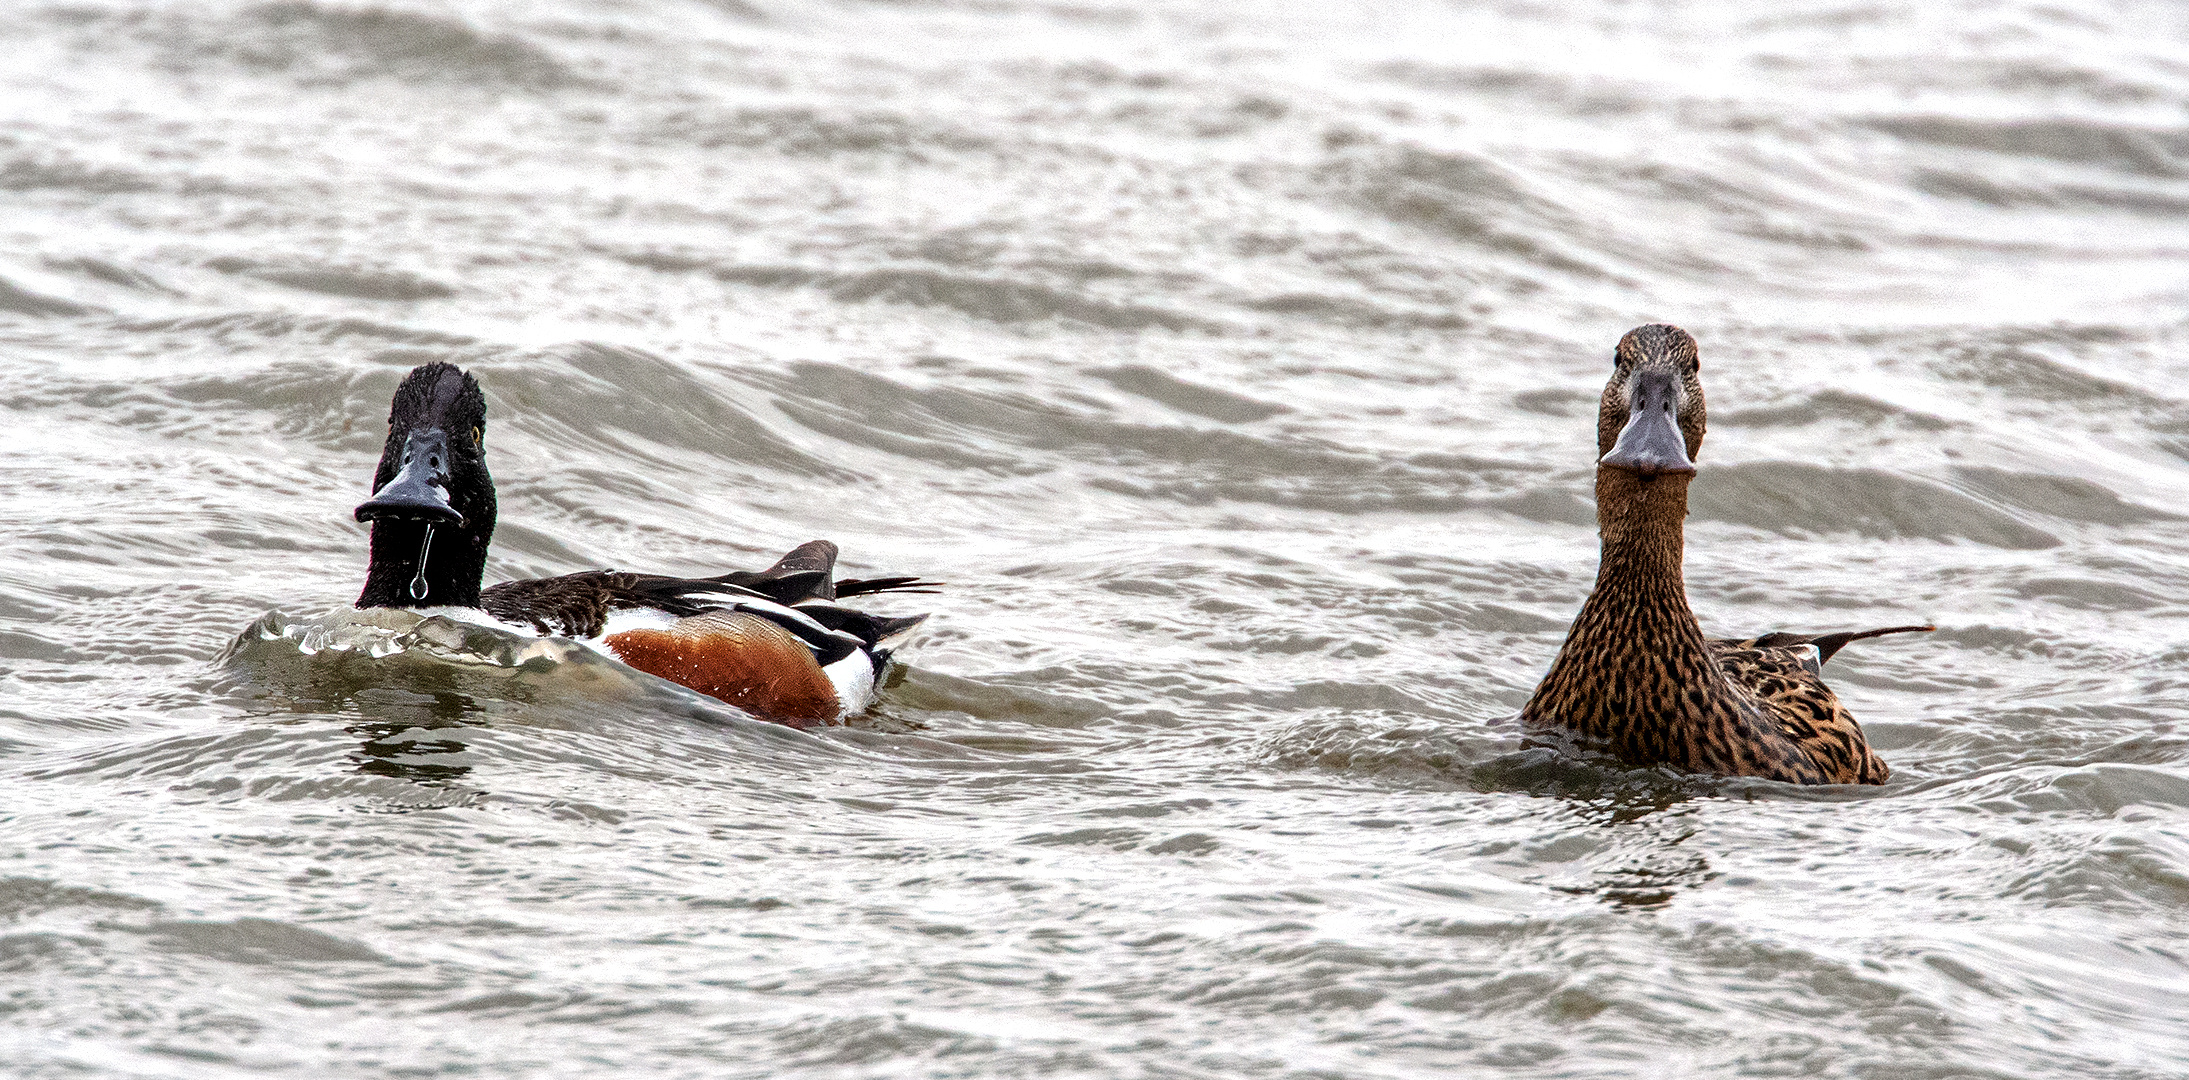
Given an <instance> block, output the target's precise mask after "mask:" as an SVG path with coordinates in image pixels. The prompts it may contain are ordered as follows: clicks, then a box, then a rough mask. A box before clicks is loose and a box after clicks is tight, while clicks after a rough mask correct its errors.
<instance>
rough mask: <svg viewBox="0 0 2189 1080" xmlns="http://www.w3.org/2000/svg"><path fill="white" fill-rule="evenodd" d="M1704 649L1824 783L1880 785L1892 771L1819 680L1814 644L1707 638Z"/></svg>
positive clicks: (1822, 681)
mask: <svg viewBox="0 0 2189 1080" xmlns="http://www.w3.org/2000/svg"><path fill="white" fill-rule="evenodd" d="M1710 652H1711V656H1712V657H1713V658H1714V659H1716V660H1717V662H1718V668H1719V670H1721V671H1723V672H1725V675H1726V677H1727V678H1728V679H1731V680H1732V682H1733V685H1735V686H1737V687H1739V688H1740V689H1742V690H1743V691H1746V692H1747V693H1748V695H1749V696H1750V697H1752V698H1753V699H1754V700H1755V702H1756V705H1757V707H1758V708H1760V709H1762V710H1763V713H1764V715H1765V716H1767V717H1769V718H1770V719H1771V721H1772V723H1774V724H1776V725H1777V726H1778V730H1779V732H1780V733H1781V734H1783V735H1785V736H1786V737H1787V738H1788V739H1791V740H1793V742H1794V744H1795V745H1796V746H1798V747H1800V748H1801V751H1802V752H1803V753H1804V754H1807V755H1808V757H1809V760H1810V761H1811V762H1812V763H1814V764H1815V765H1816V767H1817V770H1818V771H1819V772H1821V773H1823V774H1824V776H1825V777H1826V782H1827V783H1833V784H1882V783H1884V782H1885V778H1886V777H1887V776H1890V775H1891V774H1892V770H1891V769H1889V768H1887V767H1886V765H1885V762H1884V760H1883V759H1881V758H1879V757H1878V756H1877V754H1875V753H1874V752H1872V751H1871V750H1870V744H1869V740H1867V739H1864V738H1863V737H1862V725H1861V724H1858V723H1856V722H1855V718H1854V715H1853V714H1852V713H1849V712H1848V711H1847V707H1846V706H1845V705H1842V704H1840V701H1839V696H1838V695H1836V694H1834V693H1832V688H1831V687H1829V686H1826V685H1824V679H1823V677H1822V675H1821V671H1820V669H1821V668H1822V662H1821V661H1820V660H1819V659H1818V656H1817V654H1818V650H1817V648H1816V647H1815V646H1813V645H1795V646H1784V647H1779V648H1755V647H1753V646H1752V644H1751V643H1750V642H1746V641H1713V642H1711V643H1710Z"/></svg>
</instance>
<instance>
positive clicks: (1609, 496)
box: [1575, 468, 1702, 647]
mask: <svg viewBox="0 0 2189 1080" xmlns="http://www.w3.org/2000/svg"><path fill="white" fill-rule="evenodd" d="M1692 479H1693V477H1692V476H1690V475H1687V474H1680V473H1674V474H1669V475H1663V476H1655V477H1641V476H1637V475H1635V474H1633V473H1630V472H1627V471H1625V470H1623V469H1611V468H1603V469H1598V470H1597V471H1596V528H1597V533H1598V535H1599V536H1600V537H1601V538H1602V541H1603V548H1602V554H1601V555H1600V557H1599V560H1598V563H1597V570H1596V588H1595V589H1594V590H1593V591H1591V592H1590V593H1589V599H1588V603H1587V604H1585V605H1583V606H1582V608H1581V612H1582V615H1583V619H1582V620H1580V621H1578V622H1577V623H1576V625H1575V630H1576V631H1577V632H1578V631H1579V630H1580V629H1581V627H1582V626H1583V625H1588V626H1589V627H1590V629H1591V630H1599V629H1602V630H1613V629H1616V630H1620V631H1626V632H1627V633H1622V634H1621V637H1622V638H1623V639H1624V640H1626V641H1628V642H1630V643H1634V644H1639V640H1638V639H1637V637H1636V636H1635V635H1634V634H1632V633H1631V631H1636V630H1646V631H1659V630H1662V631H1674V630H1678V629H1682V628H1684V629H1686V630H1689V631H1692V636H1693V638H1694V639H1695V642H1696V643H1697V647H1700V644H1701V642H1702V629H1701V628H1700V627H1698V626H1697V625H1696V623H1695V613H1694V611H1693V610H1692V609H1690V608H1689V607H1688V606H1687V581H1686V579H1685V578H1684V577H1682V576H1681V563H1682V561H1683V560H1684V559H1685V557H1686V552H1687V538H1686V530H1685V523H1686V519H1687V485H1688V482H1689V481H1690V480H1692ZM1592 609H1593V610H1595V611H1597V612H1599V613H1600V618H1599V619H1598V620H1594V621H1591V620H1588V619H1587V618H1586V616H1588V615H1589V614H1590V612H1591V611H1592ZM1596 623H1601V626H1598V625H1596Z"/></svg>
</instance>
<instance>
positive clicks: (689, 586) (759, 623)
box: [357, 363, 934, 726]
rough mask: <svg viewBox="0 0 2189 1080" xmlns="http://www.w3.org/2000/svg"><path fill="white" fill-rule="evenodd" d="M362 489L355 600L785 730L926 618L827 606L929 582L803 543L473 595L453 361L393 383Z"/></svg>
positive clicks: (474, 535)
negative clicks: (727, 563) (486, 628)
mask: <svg viewBox="0 0 2189 1080" xmlns="http://www.w3.org/2000/svg"><path fill="white" fill-rule="evenodd" d="M372 486H373V494H372V498H371V499H369V500H367V501H366V502H365V503H364V505H362V506H359V507H358V508H357V520H359V521H364V522H370V523H371V524H372V563H371V568H370V569H369V570H368V571H367V573H366V575H365V590H364V592H362V593H360V594H359V595H358V597H357V606H358V607H361V608H375V607H390V608H409V609H413V610H418V611H425V612H431V611H432V610H433V609H454V612H453V613H454V614H457V615H458V616H459V617H466V618H470V619H471V620H473V621H480V620H479V615H478V613H479V612H481V611H483V612H484V613H485V615H486V616H490V617H491V618H492V620H493V621H495V622H497V623H499V624H501V625H502V627H503V628H504V629H508V630H511V631H513V632H516V633H522V634H556V635H561V636H565V637H570V638H575V639H578V640H580V641H583V642H586V643H588V644H592V645H594V646H596V647H598V648H601V649H603V650H605V651H606V652H608V653H609V654H610V655H612V656H614V657H616V658H617V659H619V660H621V661H623V662H624V663H626V664H629V665H630V666H632V667H634V668H637V669H639V670H640V671H644V672H647V673H649V674H653V675H658V676H660V677H662V678H664V679H667V680H669V681H671V682H674V683H680V684H682V685H684V686H688V687H691V688H692V689H694V690H697V691H699V692H700V693H703V694H707V695H710V696H713V697H717V698H720V699H722V700H723V701H726V702H729V703H730V704H732V705H735V706H737V707H738V708H741V709H744V710H745V711H747V712H750V713H752V714H754V715H756V716H760V717H762V718H765V719H768V720H774V721H778V722H781V723H787V724H792V725H796V726H806V725H811V724H824V723H831V722H834V721H837V720H840V719H842V718H843V717H845V716H847V715H850V714H852V713H856V712H858V711H860V710H862V709H865V708H866V707H867V706H868V705H869V704H870V703H872V702H873V700H874V692H875V687H876V684H877V682H878V680H879V678H880V676H881V673H882V671H883V670H884V669H885V667H886V666H887V664H888V661H889V654H890V649H891V648H892V647H893V646H894V645H895V644H896V643H897V642H899V641H900V640H902V638H903V637H904V635H905V634H906V633H907V632H909V631H910V630H911V629H912V628H913V627H915V626H918V625H919V624H920V622H921V621H922V620H924V619H926V618H927V616H925V615H914V616H911V617H909V618H884V617H881V616H876V615H868V614H866V613H864V612H861V611H854V610H852V609H851V608H847V607H842V606H839V605H838V604H837V601H838V600H842V599H845V598H848V597H852V596H859V595H863V594H867V593H878V592H890V591H899V590H904V591H928V588H927V587H929V586H932V585H933V584H934V583H933V582H925V581H921V580H919V579H917V578H910V577H892V578H876V579H872V580H866V581H860V580H844V581H838V580H835V566H836V545H834V544H831V543H829V542H828V541H826V540H815V541H813V542H811V543H807V544H801V545H799V547H798V548H796V549H795V550H793V551H792V552H791V553H790V554H788V555H785V556H783V558H782V560H781V561H779V562H777V563H776V564H775V565H774V566H771V567H769V568H768V569H766V570H761V571H757V572H750V571H741V572H733V573H728V574H721V575H718V576H716V577H708V578H675V577H662V576H660V575H656V574H628V573H620V572H617V571H614V570H594V571H589V572H586V573H582V574H569V575H565V576H563V577H553V578H540V579H537V580H532V581H510V582H504V583H503V584H500V585H496V586H494V587H493V588H491V589H486V590H484V591H482V590H481V589H480V588H479V582H480V580H481V578H482V577H483V576H484V574H485V569H486V549H487V541H488V540H489V539H491V538H492V537H493V535H494V478H493V477H491V476H489V475H488V474H487V470H486V398H485V397H484V396H483V395H482V394H480V393H479V384H478V383H477V382H476V381H475V380H473V379H472V377H471V376H470V375H468V374H465V373H464V371H463V370H462V369H460V368H458V367H456V366H455V365H453V364H442V363H434V364H426V365H424V366H422V367H418V368H415V369H413V370H412V371H411V373H410V374H409V375H408V376H407V377H405V378H404V379H403V383H402V385H401V386H398V387H396V389H395V400H394V403H393V404H392V405H391V406H390V407H389V410H388V443H387V448H386V449H385V450H384V451H383V452H382V453H381V455H380V468H379V471H378V472H376V473H374V475H373V485H372Z"/></svg>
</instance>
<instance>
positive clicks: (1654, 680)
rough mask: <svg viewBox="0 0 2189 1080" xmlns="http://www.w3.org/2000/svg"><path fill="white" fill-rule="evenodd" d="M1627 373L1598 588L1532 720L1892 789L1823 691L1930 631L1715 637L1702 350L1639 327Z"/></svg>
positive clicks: (1803, 778)
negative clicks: (1851, 658) (1699, 537)
mask: <svg viewBox="0 0 2189 1080" xmlns="http://www.w3.org/2000/svg"><path fill="white" fill-rule="evenodd" d="M1614 364H1615V369H1614V371H1613V373H1612V377H1611V381H1610V383H1609V384H1608V385H1607V386H1606V387H1605V388H1604V397H1603V402H1602V406H1601V408H1600V410H1599V412H1598V419H1597V450H1598V454H1599V464H1598V466H1597V470H1596V506H1597V522H1598V526H1599V528H1600V530H1601V532H1602V536H1603V555H1602V562H1601V564H1600V566H1599V568H1598V571H1597V578H1596V588H1595V590H1594V591H1592V592H1591V593H1590V594H1589V598H1588V601H1587V602H1586V603H1584V604H1583V605H1582V607H1581V613H1580V614H1579V615H1578V616H1576V617H1575V619H1574V623H1573V628H1572V630H1571V631H1569V632H1568V634H1567V637H1566V643H1565V646H1564V647H1563V648H1561V649H1560V650H1559V653H1558V659H1557V660H1555V661H1554V662H1553V663H1552V664H1551V669H1550V672H1549V674H1547V675H1545V676H1544V677H1543V682H1542V684H1541V685H1539V686H1537V687H1536V691H1535V695H1534V696H1533V697H1531V698H1530V699H1529V700H1528V704H1527V706H1526V707H1525V708H1524V709H1523V710H1522V711H1521V717H1522V720H1523V721H1524V722H1525V723H1526V725H1527V726H1528V727H1529V728H1530V730H1531V732H1532V733H1534V734H1537V735H1546V736H1548V735H1555V736H1564V737H1566V738H1571V739H1575V740H1577V741H1579V742H1580V743H1581V744H1583V745H1586V746H1593V747H1596V748H1600V749H1603V750H1606V751H1609V752H1610V753H1612V754H1614V755H1615V756H1617V757H1618V758H1619V759H1620V760H1622V761H1625V762H1627V763H1628V764H1631V765H1671V766H1675V767H1678V768H1682V769H1688V770H1692V771H1695V772H1707V773H1719V774H1724V775H1732V776H1760V777H1767V778H1769V779H1773V780H1784V781H1789V782H1792V783H1798V784H1879V783H1883V782H1884V781H1885V778H1886V776H1887V775H1888V774H1889V772H1890V770H1888V769H1887V768H1886V766H1885V763H1884V762H1883V761H1881V760H1879V759H1878V756H1877V755H1876V754H1875V753H1872V752H1871V750H1870V748H1869V744H1868V743H1867V742H1865V741H1864V739H1863V737H1862V728H1861V726H1860V725H1859V724H1857V723H1855V719H1854V717H1853V716H1851V715H1849V714H1848V712H1847V709H1846V707H1845V706H1843V705H1841V704H1840V702H1839V699H1838V697H1836V696H1834V695H1833V693H1832V691H1831V688H1829V687H1827V686H1825V685H1824V681H1823V679H1822V678H1821V669H1822V667H1823V662H1824V661H1825V660H1827V659H1829V658H1830V657H1831V655H1832V653H1834V652H1836V651H1838V650H1839V648H1840V647H1841V646H1843V645H1845V644H1847V642H1849V641H1852V640H1855V639H1858V638H1863V637H1873V636H1876V635H1878V634H1887V633H1896V632H1899V631H1902V630H1928V629H1930V627H1927V626H1923V627H1918V626H1904V627H1893V628H1891V629H1885V630H1871V631H1862V632H1850V633H1841V634H1824V635H1815V636H1803V635H1795V634H1786V633H1775V634H1766V635H1764V636H1762V637H1759V638H1751V639H1748V640H1742V641H1712V640H1708V639H1706V638H1704V637H1703V633H1702V628H1701V627H1700V626H1699V625H1697V623H1696V621H1695V614H1694V612H1693V611H1692V610H1691V609H1690V608H1689V607H1688V604H1687V585H1686V582H1685V580H1684V579H1683V577H1682V575H1681V561H1682V557H1683V554H1684V546H1685V537H1684V534H1683V522H1684V519H1685V518H1686V516H1687V489H1688V484H1689V482H1690V481H1692V480H1693V479H1694V467H1693V465H1692V461H1693V459H1694V457H1695V455H1696V454H1697V453H1698V452H1699V451H1700V450H1701V449H1702V439H1703V430H1704V416H1705V414H1704V407H1703V392H1702V382H1701V377H1700V376H1701V364H1700V361H1699V359H1698V357H1697V354H1696V350H1695V339H1694V338H1692V337H1689V336H1688V335H1687V333H1686V332H1684V331H1682V330H1680V329H1679V328H1677V327H1673V326H1665V325H1661V324H1660V325H1651V326H1644V327H1640V328H1638V329H1636V330H1634V331H1632V332H1630V333H1628V334H1627V335H1626V337H1625V338H1623V339H1621V340H1620V342H1619V347H1618V351H1617V353H1616V354H1615V357H1614ZM1653 425H1654V426H1653ZM1681 449H1684V450H1685V457H1684V458H1683V457H1682V456H1681V454H1680V452H1679V451H1680V450H1681Z"/></svg>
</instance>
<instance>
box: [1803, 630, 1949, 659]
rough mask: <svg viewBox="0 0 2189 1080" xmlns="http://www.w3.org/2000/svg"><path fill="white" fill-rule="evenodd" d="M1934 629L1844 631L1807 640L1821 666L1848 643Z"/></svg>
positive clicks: (1819, 635)
mask: <svg viewBox="0 0 2189 1080" xmlns="http://www.w3.org/2000/svg"><path fill="white" fill-rule="evenodd" d="M1936 629H1938V628H1937V627H1935V626H1888V627H1885V628H1883V629H1880V630H1844V631H1841V632H1839V633H1837V634H1818V635H1817V636H1815V637H1813V638H1810V639H1809V644H1811V645H1814V646H1816V647H1817V663H1818V664H1820V665H1821V664H1823V663H1824V662H1825V661H1827V660H1830V659H1831V658H1832V654H1833V653H1836V652H1838V651H1839V650H1841V649H1843V648H1846V647H1847V643H1848V642H1850V641H1861V640H1862V639H1863V638H1873V637H1883V636H1884V635H1886V634H1913V633H1918V632H1922V631H1929V630H1936Z"/></svg>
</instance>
